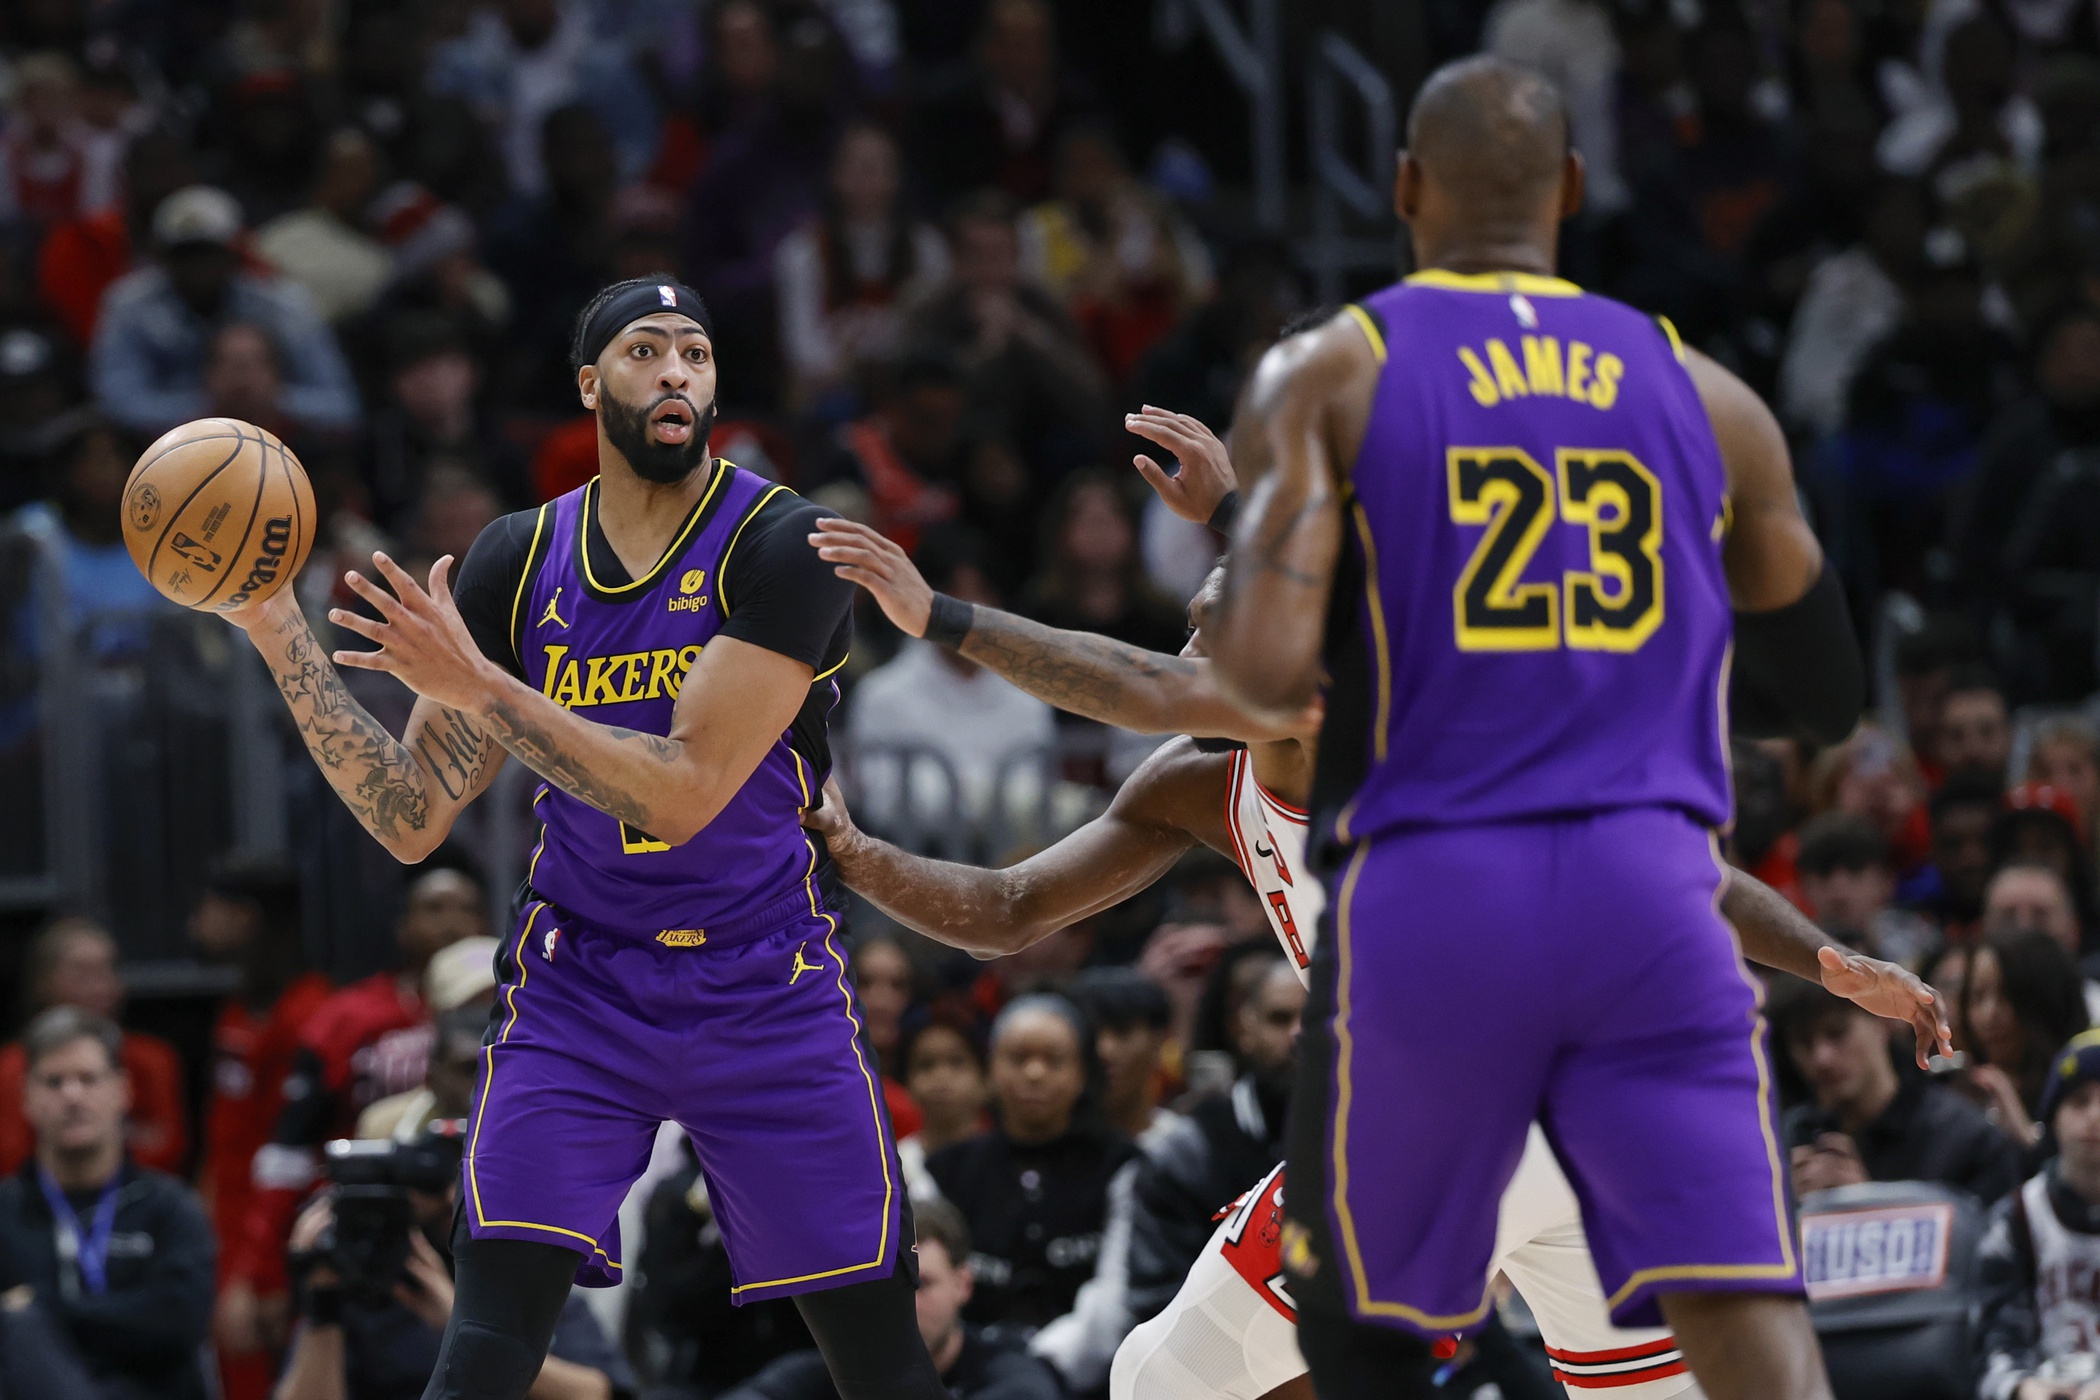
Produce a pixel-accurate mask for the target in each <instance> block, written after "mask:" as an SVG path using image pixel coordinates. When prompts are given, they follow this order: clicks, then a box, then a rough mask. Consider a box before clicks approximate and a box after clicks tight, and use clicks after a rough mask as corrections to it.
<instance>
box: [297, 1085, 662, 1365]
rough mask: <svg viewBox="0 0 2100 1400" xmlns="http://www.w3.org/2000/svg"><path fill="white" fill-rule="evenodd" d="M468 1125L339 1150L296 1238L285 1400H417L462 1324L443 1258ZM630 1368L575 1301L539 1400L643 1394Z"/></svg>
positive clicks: (332, 1152)
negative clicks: (452, 1325)
mask: <svg viewBox="0 0 2100 1400" xmlns="http://www.w3.org/2000/svg"><path fill="white" fill-rule="evenodd" d="M460 1126H461V1125H460V1124H459V1123H458V1122H456V1121H448V1122H441V1123H436V1124H433V1125H432V1126H431V1128H430V1130H429V1131H428V1132H426V1133H424V1134H423V1135H422V1136H421V1137H419V1138H417V1139H415V1140H414V1141H413V1142H406V1143H402V1142H388V1141H380V1142H358V1143H349V1142H336V1143H330V1144H329V1146H328V1174H329V1177H330V1179H331V1181H332V1183H333V1184H332V1185H331V1186H330V1187H328V1188H327V1189H326V1190H324V1191H323V1192H322V1193H321V1194H320V1195H319V1196H318V1197H316V1198H315V1199H314V1200H313V1201H312V1202H311V1203H310V1204H309V1205H308V1206H307V1207H306V1209H305V1210H304V1211H302V1212H301V1213H300V1216H299V1219H298V1222H297V1223H296V1224H295V1225H294V1226H293V1229H292V1240H291V1273H292V1276H293V1278H294V1279H295V1280H297V1294H298V1298H299V1304H300V1320H299V1328H298V1331H297V1333H296V1334H295V1335H294V1337H293V1340H292V1348H291V1352H290V1354H289V1355H288V1356H287V1357H286V1359H285V1368H284V1376H283V1379H282V1380H280V1381H279V1382H278V1385H277V1393H276V1397H275V1400H418V1397H420V1396H421V1395H422V1394H423V1390H424V1387H425V1386H426V1385H427V1384H428V1383H429V1381H430V1375H431V1372H432V1370H433V1369H434V1368H435V1367H436V1365H437V1358H438V1344H439V1342H440V1341H441V1340H442V1338H443V1336H444V1331H445V1323H446V1322H447V1320H448V1319H450V1317H451V1315H452V1274H451V1264H450V1260H449V1259H448V1258H447V1257H446V1256H445V1255H444V1254H443V1253H442V1252H441V1251H440V1248H439V1246H440V1244H441V1243H442V1242H443V1241H444V1240H445V1239H446V1238H447V1236H448V1235H449V1233H450V1230H451V1226H452V1216H453V1203H454V1201H455V1199H456V1198H457V1196H458V1190H459V1187H458V1183H459V1148H460V1143H459V1130H460ZM634 1389H635V1384H634V1379H633V1376H632V1374H631V1373H630V1372H629V1370H628V1369H627V1364H626V1362H625V1361H624V1360H623V1359H622V1358H621V1357H620V1354H619V1353H618V1351H616V1350H615V1349H614V1347H613V1345H612V1343H611V1342H610V1341H609V1340H608V1339H607V1338H606V1336H605V1333H604V1332H603V1330H601V1329H600V1328H599V1326H598V1323H597V1320H596V1319H595V1318H594V1317H592V1315H591V1310H590V1308H589V1307H588V1305H586V1304H585V1303H584V1301H583V1300H582V1299H581V1298H580V1297H578V1296H576V1295H575V1294H571V1295H570V1297H569V1300H568V1303H567V1304H566V1305H565V1306H564V1308H563V1309H562V1314H561V1320H560V1321H559V1322H558V1323H557V1324H556V1325H555V1329H554V1345H553V1348H552V1350H551V1353H550V1354H549V1356H548V1357H547V1361H546V1364H545V1366H544V1367H543V1368H542V1369H541V1371H540V1374H539V1379H538V1380H536V1381H534V1382H533V1386H532V1390H531V1392H530V1400H615V1397H627V1396H631V1395H632V1394H633V1393H634Z"/></svg>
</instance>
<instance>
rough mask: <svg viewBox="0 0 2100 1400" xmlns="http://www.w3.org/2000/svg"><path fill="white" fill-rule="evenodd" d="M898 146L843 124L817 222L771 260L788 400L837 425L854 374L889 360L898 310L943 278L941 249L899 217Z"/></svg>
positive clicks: (871, 128) (873, 130) (899, 325)
mask: <svg viewBox="0 0 2100 1400" xmlns="http://www.w3.org/2000/svg"><path fill="white" fill-rule="evenodd" d="M902 191H903V177H902V173H901V167H900V165H899V162H898V158H897V143H896V140H895V139H894V138H893V137H891V135H890V134H889V132H887V131H885V130H884V129H883V128H882V127H880V126H878V125H876V124H875V123H873V122H869V121H856V122H852V123H850V124H849V125H848V126H847V127H846V129H845V131H844V132H843V133H841V134H840V136H839V139H838V145H837V146H836V147H835V148H834V150H833V152H832V157H831V170H830V174H829V177H828V179H827V181H826V185H825V191H824V202H823V209H822V212H821V214H820V215H819V217H818V218H817V219H815V220H814V221H812V222H810V223H808V224H805V225H803V227H801V228H800V229H798V230H796V231H795V232H794V233H792V234H790V235H788V237H787V238H786V240H784V241H783V242H782V243H781V245H780V248H779V250H778V251H777V252H775V254H774V261H773V276H774V285H775V288H776V290H777V292H778V295H779V301H780V347H781V353H782V356H783V358H784V359H785V360H786V362H787V367H788V372H789V376H790V380H791V384H792V390H793V394H794V397H795V399H796V400H797V401H798V402H799V403H801V404H802V405H803V406H804V407H806V408H809V409H811V410H813V411H815V412H817V413H819V414H821V415H824V416H828V417H836V418H846V417H850V416H852V415H851V412H850V410H851V406H852V405H853V403H854V401H855V398H856V395H855V394H854V392H853V391H854V390H855V389H856V388H858V384H857V382H856V381H857V379H858V378H859V377H860V372H861V371H864V370H865V369H867V368H868V367H870V366H875V365H882V364H887V363H890V362H892V361H894V360H895V359H896V358H897V354H898V349H899V345H900V342H901V339H902V335H903V326H904V320H903V313H904V310H905V308H907V307H908V306H910V305H911V304H913V303H914V302H917V301H918V300H920V299H921V298H923V297H924V296H925V295H926V294H927V293H928V292H930V291H932V290H933V289H934V288H935V287H937V286H939V285H940V284H941V283H943V282H945V281H946V280H947V279H948V246H947V244H946V243H944V242H942V240H941V236H940V234H939V233H937V232H935V231H934V229H933V228H931V227H930V226H929V225H926V224H922V223H914V222H912V221H911V220H909V219H908V218H906V217H905V214H904V209H903V204H902V200H901V198H900V196H901V194H902Z"/></svg>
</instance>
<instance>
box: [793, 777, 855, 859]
mask: <svg viewBox="0 0 2100 1400" xmlns="http://www.w3.org/2000/svg"><path fill="white" fill-rule="evenodd" d="M802 825H804V826H805V827H808V828H809V829H810V830H811V831H814V832H816V833H817V835H819V836H821V837H823V838H824V840H825V843H826V844H827V845H828V844H830V843H831V842H833V841H836V840H838V839H840V838H841V837H845V836H849V835H851V834H852V833H853V831H854V829H855V828H854V825H853V814H852V813H851V812H849V811H847V810H846V794H845V793H844V792H842V791H840V790H839V780H838V779H837V777H835V776H833V775H832V774H829V773H827V774H825V775H824V791H823V792H822V793H820V794H818V797H817V805H816V806H814V807H804V808H803V809H802Z"/></svg>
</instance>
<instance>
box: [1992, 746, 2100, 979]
mask: <svg viewBox="0 0 2100 1400" xmlns="http://www.w3.org/2000/svg"><path fill="white" fill-rule="evenodd" d="M2006 865H2039V866H2042V867H2043V868H2045V869H2047V870H2051V871H2054V872H2055V873H2056V875H2057V877H2058V878H2059V879H2061V880H2062V881H2063V882H2064V884H2065V886H2066V887H2067V888H2068V889H2069V890H2070V891H2071V892H2072V899H2073V901H2074V903H2075V905H2076V909H2077V915H2078V922H2079V923H2080V924H2081V925H2084V924H2086V923H2088V922H2090V921H2091V918H2092V913H2093V865H2092V861H2091V859H2090V858H2089V857H2088V856H2087V854H2086V844H2085V829H2084V826H2083V825H2082V823H2081V820H2080V818H2079V815H2078V804H2077V803H2076V802H2074V801H2072V800H2071V795H2070V794H2069V793H2067V792H2059V791H2058V790H2057V789H2055V788H2053V787H2049V786H2047V785H2045V784H2042V783H2022V784H2020V785H2019V786H2018V787H2016V788H2014V789H2013V790H2012V791H2011V792H2008V793H2007V794H2005V810H2004V811H2002V812H2000V813H1999V814H1998V820H1997V822H1996V823H1995V824H1994V825H1993V827H1992V829H1991V866H1992V868H1993V869H1998V868H2002V867H2004V866H2006ZM2072 951H2073V953H2074V955H2075V953H2076V951H2077V950H2076V949H2075V948H2074V949H2073V950H2072Z"/></svg>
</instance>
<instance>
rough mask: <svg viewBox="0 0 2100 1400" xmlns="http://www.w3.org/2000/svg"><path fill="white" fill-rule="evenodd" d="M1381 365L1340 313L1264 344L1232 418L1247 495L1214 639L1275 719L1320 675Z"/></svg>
mask: <svg viewBox="0 0 2100 1400" xmlns="http://www.w3.org/2000/svg"><path fill="white" fill-rule="evenodd" d="M1378 372H1379V362H1378V358H1377V356H1376V355H1375V354H1374V353H1373V351H1372V348H1371V344H1370V342H1369V341H1368V340H1366V339H1365V338H1364V333H1363V331H1362V330H1361V329H1360V328H1359V327H1358V325H1357V323H1356V321H1355V320H1354V319H1353V318H1351V317H1348V316H1337V317H1335V318H1334V319H1332V320H1330V321H1328V322H1327V323H1326V324H1325V325H1323V326H1321V327H1319V328H1318V329H1316V330H1311V331H1307V332H1306V333H1305V334H1303V335H1297V336H1292V337H1291V338H1290V339H1288V340H1284V341H1282V342H1280V343H1278V344H1277V345H1276V346H1275V347H1273V348H1272V349H1271V350H1270V351H1269V352H1268V353H1267V354H1266V355H1264V356H1262V360H1261V364H1260V365H1259V366H1258V367H1257V368H1256V369H1255V371H1254V376H1253V379H1252V381H1251V382H1250V383H1249V385H1248V388H1247V392H1246V394H1245V397H1244V398H1243V399H1242V401H1241V404H1240V409H1239V413H1238V414H1237V416H1236V417H1235V418H1234V420H1233V425H1232V436H1231V444H1232V464H1233V467H1234V469H1235V470H1236V471H1237V472H1238V474H1239V482H1240V491H1241V493H1242V495H1243V496H1244V497H1245V502H1244V504H1243V505H1242V507H1241V510H1240V517H1239V521H1238V523H1237V524H1236V525H1235V527H1234V529H1233V532H1232V552H1231V553H1230V554H1229V555H1227V556H1226V560H1225V588H1224V593H1223V595H1222V597H1221V598H1220V600H1219V604H1218V606H1217V607H1216V608H1214V609H1212V611H1211V614H1210V616H1209V617H1208V618H1207V619H1206V621H1205V627H1204V645H1205V649H1206V650H1207V651H1208V652H1209V653H1210V655H1211V659H1212V660H1213V661H1214V662H1215V663H1216V665H1217V669H1218V678H1219V680H1220V681H1221V682H1222V683H1223V686H1224V688H1225V691H1226V693H1227V694H1228V695H1231V696H1233V697H1235V698H1237V699H1238V700H1240V701H1241V702H1242V703H1243V704H1245V705H1246V706H1247V707H1248V708H1250V709H1252V710H1253V711H1254V712H1255V713H1256V714H1258V715H1260V716H1262V717H1263V718H1265V719H1268V720H1270V721H1272V722H1277V721H1282V720H1285V719H1287V718H1288V717H1289V716H1290V715H1292V714H1294V713H1295V712H1297V711H1298V710H1300V709H1301V708H1302V707H1304V706H1305V705H1306V704H1307V703H1308V702H1310V701H1311V700H1312V698H1313V695H1314V692H1315V690H1316V689H1317V687H1318V684H1319V675H1320V647H1321V643H1322V640H1323V638H1324V635H1325V630H1326V626H1325V625H1326V619H1327V599H1328V593H1329V590H1330V589H1331V587H1332V585H1333V583H1334V566H1335V561H1336V559H1337V558H1338V557H1339V555H1340V553H1341V547H1342V532H1343V530H1344V529H1345V522H1344V520H1343V512H1342V498H1343V480H1344V477H1345V476H1346V475H1347V473H1348V470H1349V468H1350V466H1351V465H1352V464H1353V463H1354V462H1355V460H1356V453H1357V449H1358V448H1359V447H1360V446H1361V445H1362V443H1363V434H1364V425H1365V423H1366V422H1367V421H1368V419H1369V418H1370V412H1371V398H1372V395H1373V393H1374V392H1375V391H1376V389H1377V385H1378Z"/></svg>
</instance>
